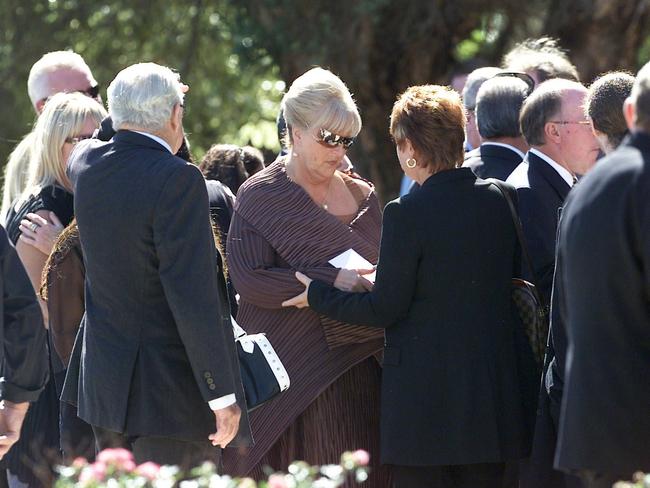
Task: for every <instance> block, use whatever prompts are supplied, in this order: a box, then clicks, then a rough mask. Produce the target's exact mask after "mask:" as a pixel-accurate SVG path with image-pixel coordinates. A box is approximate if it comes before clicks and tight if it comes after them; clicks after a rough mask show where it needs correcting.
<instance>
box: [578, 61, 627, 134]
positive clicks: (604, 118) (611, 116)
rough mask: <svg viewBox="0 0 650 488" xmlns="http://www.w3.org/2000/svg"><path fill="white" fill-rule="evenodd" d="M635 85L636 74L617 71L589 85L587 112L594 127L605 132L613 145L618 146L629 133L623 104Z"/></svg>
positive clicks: (586, 101) (586, 103) (586, 102)
mask: <svg viewBox="0 0 650 488" xmlns="http://www.w3.org/2000/svg"><path fill="white" fill-rule="evenodd" d="M633 85H634V76H632V75H631V74H629V73H626V72H623V71H616V72H612V73H607V74H604V75H602V76H600V77H598V79H597V80H596V81H594V82H593V83H592V84H591V86H590V87H589V93H588V94H587V98H586V99H585V112H586V114H587V116H588V117H589V118H590V119H591V122H592V123H593V125H594V129H596V130H597V131H600V132H602V133H603V134H605V135H606V136H607V139H608V141H609V143H610V144H611V145H612V147H617V146H618V145H619V144H620V143H621V141H622V140H623V137H625V134H627V124H626V123H625V117H624V116H623V104H624V103H625V100H626V99H627V97H629V96H630V93H631V92H632V86H633Z"/></svg>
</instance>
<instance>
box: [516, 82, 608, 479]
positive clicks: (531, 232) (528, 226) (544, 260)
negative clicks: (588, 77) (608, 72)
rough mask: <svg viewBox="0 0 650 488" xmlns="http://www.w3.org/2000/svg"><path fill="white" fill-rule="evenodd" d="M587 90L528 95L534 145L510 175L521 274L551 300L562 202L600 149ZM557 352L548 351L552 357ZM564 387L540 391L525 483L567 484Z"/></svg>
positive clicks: (572, 85) (547, 87)
mask: <svg viewBox="0 0 650 488" xmlns="http://www.w3.org/2000/svg"><path fill="white" fill-rule="evenodd" d="M586 93H587V90H586V89H585V88H584V86H582V85H581V84H579V83H577V82H574V81H569V80H561V79H555V80H549V81H547V82H544V83H542V84H541V85H540V86H539V88H538V89H537V90H536V91H535V92H533V93H532V94H531V95H530V97H528V99H527V100H526V102H525V103H524V106H523V108H522V112H521V116H520V122H521V128H522V132H523V134H524V137H525V138H526V141H527V142H528V144H529V145H530V146H531V148H530V150H529V151H528V153H527V155H526V158H525V159H524V161H523V162H522V163H521V164H520V165H519V166H518V167H517V169H515V171H514V172H513V173H512V174H511V175H510V177H509V178H508V179H507V182H508V183H511V184H513V185H514V186H515V187H516V188H517V196H518V200H519V215H520V218H521V223H522V227H523V231H524V237H525V240H526V245H527V248H528V251H529V254H530V257H531V261H532V266H533V269H534V275H533V274H531V273H530V271H529V270H528V269H527V268H526V267H525V266H524V268H523V269H522V274H523V276H524V277H525V278H526V279H528V280H530V281H532V282H534V283H535V284H536V285H537V287H538V290H539V291H540V295H541V297H542V300H543V301H544V304H545V305H547V306H548V305H549V304H550V300H551V289H552V284H553V273H554V269H555V244H556V235H557V226H558V218H559V212H560V208H561V207H562V205H563V204H564V200H565V199H566V197H567V195H568V193H569V190H570V189H571V187H572V186H573V184H574V182H575V181H576V180H575V174H576V173H577V174H583V173H585V172H586V171H588V169H589V168H590V167H591V166H592V165H593V164H594V162H595V160H596V157H597V155H598V145H597V141H596V139H595V138H594V136H593V134H592V132H591V128H590V125H589V122H588V121H587V120H585V115H584V111H583V102H584V97H585V95H586ZM552 355H553V353H552V352H551V353H550V355H548V354H547V359H548V358H550V357H552ZM553 377H554V376H553V375H552V374H550V375H549V376H548V378H553ZM560 389H561V384H560V383H559V382H557V383H556V384H553V382H550V383H545V384H544V385H543V387H542V389H541V391H540V399H539V408H538V412H537V417H536V419H535V422H536V425H535V436H534V445H533V452H532V456H531V460H530V462H529V463H528V464H527V465H526V466H524V467H523V471H522V486H524V487H526V488H532V487H545V488H548V487H561V486H564V483H565V480H564V477H563V476H562V475H561V473H558V472H554V471H553V469H552V456H553V451H554V447H555V439H556V435H557V426H558V421H559V416H560V401H561V391H560Z"/></svg>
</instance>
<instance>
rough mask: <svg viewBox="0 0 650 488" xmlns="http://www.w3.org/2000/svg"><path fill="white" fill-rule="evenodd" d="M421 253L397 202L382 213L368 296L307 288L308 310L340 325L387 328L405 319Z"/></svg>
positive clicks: (316, 283)
mask: <svg viewBox="0 0 650 488" xmlns="http://www.w3.org/2000/svg"><path fill="white" fill-rule="evenodd" d="M420 255H421V249H420V244H419V241H418V239H417V236H416V226H415V223H414V222H410V220H409V213H408V212H407V211H406V210H405V209H404V208H403V205H402V204H401V203H400V202H399V201H398V200H396V201H393V202H390V203H389V204H388V205H386V208H385V209H384V220H383V224H382V235H381V247H380V251H379V262H378V264H377V279H376V281H375V286H374V287H373V290H372V291H371V292H368V293H346V292H342V291H340V290H338V289H336V288H334V287H331V286H329V285H327V284H326V283H323V282H321V281H314V282H312V283H311V286H310V287H309V306H310V307H311V308H312V309H314V310H315V311H317V312H319V313H322V314H323V315H327V316H328V317H331V318H333V319H336V320H340V321H342V322H349V323H353V324H359V325H368V326H373V327H382V328H384V327H390V326H391V325H393V324H395V322H397V320H398V319H399V318H401V317H403V316H405V315H406V313H407V312H408V309H409V306H410V304H411V302H412V300H413V295H414V293H415V287H416V283H417V272H418V263H419V260H420Z"/></svg>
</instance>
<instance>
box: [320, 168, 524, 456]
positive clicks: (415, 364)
mask: <svg viewBox="0 0 650 488" xmlns="http://www.w3.org/2000/svg"><path fill="white" fill-rule="evenodd" d="M517 245H518V244H517V237H516V234H515V229H514V226H513V223H512V218H511V215H510V211H509V209H508V206H507V204H506V202H505V199H504V198H503V195H502V194H501V192H500V191H499V189H497V188H496V187H495V186H494V185H491V184H489V183H488V182H486V181H483V180H479V179H477V178H476V176H474V174H473V173H472V172H471V170H470V169H468V168H460V169H456V170H451V171H444V172H441V173H437V174H435V175H433V176H431V177H430V178H429V179H427V180H426V181H425V182H424V184H423V185H422V187H421V188H420V190H419V191H417V192H415V193H413V194H410V195H407V196H404V197H402V198H401V199H398V200H394V201H392V202H390V203H389V204H388V205H387V206H386V209H385V210H384V221H383V228H382V239H381V249H380V257H379V264H378V269H377V281H376V283H375V286H374V289H373V291H372V292H371V293H363V294H361V293H344V292H341V291H339V290H336V289H335V288H331V287H329V286H328V285H326V284H325V283H322V282H313V283H312V285H311V287H310V289H309V303H310V306H311V307H312V308H313V309H314V310H316V311H318V312H320V313H323V314H325V315H328V316H330V317H333V318H335V319H337V320H341V321H343V322H348V323H355V324H365V325H370V326H375V327H385V328H386V348H385V352H384V369H383V378H382V399H381V415H382V418H381V430H382V434H381V446H382V447H381V453H382V461H383V462H384V463H389V464H399V465H415V466H417V465H448V464H470V463H486V462H500V461H504V460H507V459H517V458H521V457H523V456H525V455H526V454H527V447H528V443H527V439H528V435H527V429H526V426H525V420H524V412H523V407H522V398H521V394H520V391H519V386H518V371H517V363H516V357H515V319H514V315H513V310H512V307H511V300H510V281H511V278H512V277H513V276H514V275H513V273H514V272H515V269H516V267H517V266H518V262H517V261H518V260H517V258H516V249H517Z"/></svg>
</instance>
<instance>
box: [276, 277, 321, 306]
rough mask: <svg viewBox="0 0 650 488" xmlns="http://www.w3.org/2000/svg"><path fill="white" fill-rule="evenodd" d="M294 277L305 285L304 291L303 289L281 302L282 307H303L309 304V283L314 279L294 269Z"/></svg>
mask: <svg viewBox="0 0 650 488" xmlns="http://www.w3.org/2000/svg"><path fill="white" fill-rule="evenodd" d="M296 278H297V279H298V281H300V283H302V284H303V285H305V291H303V292H302V293H301V294H300V295H296V296H295V297H293V298H290V299H289V300H285V301H284V302H282V306H283V307H297V308H304V307H308V306H309V301H308V300H307V297H308V294H309V285H310V284H311V282H312V281H314V280H312V279H311V278H310V277H309V276H305V275H304V274H302V273H301V272H300V271H296Z"/></svg>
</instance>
